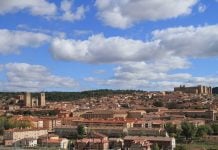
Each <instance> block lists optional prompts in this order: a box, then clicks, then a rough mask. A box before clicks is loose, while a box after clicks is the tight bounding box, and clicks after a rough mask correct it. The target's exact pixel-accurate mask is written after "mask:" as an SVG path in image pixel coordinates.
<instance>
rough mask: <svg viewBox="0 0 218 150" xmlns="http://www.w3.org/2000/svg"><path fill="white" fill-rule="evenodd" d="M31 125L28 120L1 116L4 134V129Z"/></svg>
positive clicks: (0, 122) (0, 123)
mask: <svg viewBox="0 0 218 150" xmlns="http://www.w3.org/2000/svg"><path fill="white" fill-rule="evenodd" d="M31 126H32V124H31V122H30V121H28V120H17V119H15V118H8V117H0V135H2V134H3V131H4V130H8V129H14V128H19V129H24V128H29V127H31Z"/></svg>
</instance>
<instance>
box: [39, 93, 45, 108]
mask: <svg viewBox="0 0 218 150" xmlns="http://www.w3.org/2000/svg"><path fill="white" fill-rule="evenodd" d="M39 106H40V107H43V106H45V93H40V98H39Z"/></svg>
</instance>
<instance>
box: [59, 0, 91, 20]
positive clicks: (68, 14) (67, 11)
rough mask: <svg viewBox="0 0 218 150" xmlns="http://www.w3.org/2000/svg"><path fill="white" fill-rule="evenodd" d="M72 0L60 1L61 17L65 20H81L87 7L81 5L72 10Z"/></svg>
mask: <svg viewBox="0 0 218 150" xmlns="http://www.w3.org/2000/svg"><path fill="white" fill-rule="evenodd" d="M72 6H73V1H72V0H63V1H61V10H62V11H63V12H64V13H63V16H62V17H61V19H62V20H65V21H74V20H81V19H83V18H84V17H85V12H86V11H87V8H86V7H84V6H83V5H81V6H79V7H77V8H76V12H72Z"/></svg>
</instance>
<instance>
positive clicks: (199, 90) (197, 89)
mask: <svg viewBox="0 0 218 150" xmlns="http://www.w3.org/2000/svg"><path fill="white" fill-rule="evenodd" d="M174 91H175V92H182V93H191V94H207V95H211V94H212V88H211V87H207V86H202V85H198V86H193V87H186V86H185V85H180V87H175V88H174Z"/></svg>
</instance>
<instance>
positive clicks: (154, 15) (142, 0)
mask: <svg viewBox="0 0 218 150" xmlns="http://www.w3.org/2000/svg"><path fill="white" fill-rule="evenodd" d="M196 3H197V0H164V1H163V0H137V1H136V0H104V1H102V0H96V2H95V5H96V7H97V9H98V16H99V18H100V19H101V20H102V21H103V22H104V23H105V24H106V25H109V26H111V27H115V28H121V29H125V28H128V27H130V26H132V25H133V24H134V23H137V22H139V21H157V20H163V19H169V18H176V17H178V16H184V15H188V14H190V13H191V12H192V7H193V6H194V5H195V4H196Z"/></svg>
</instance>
